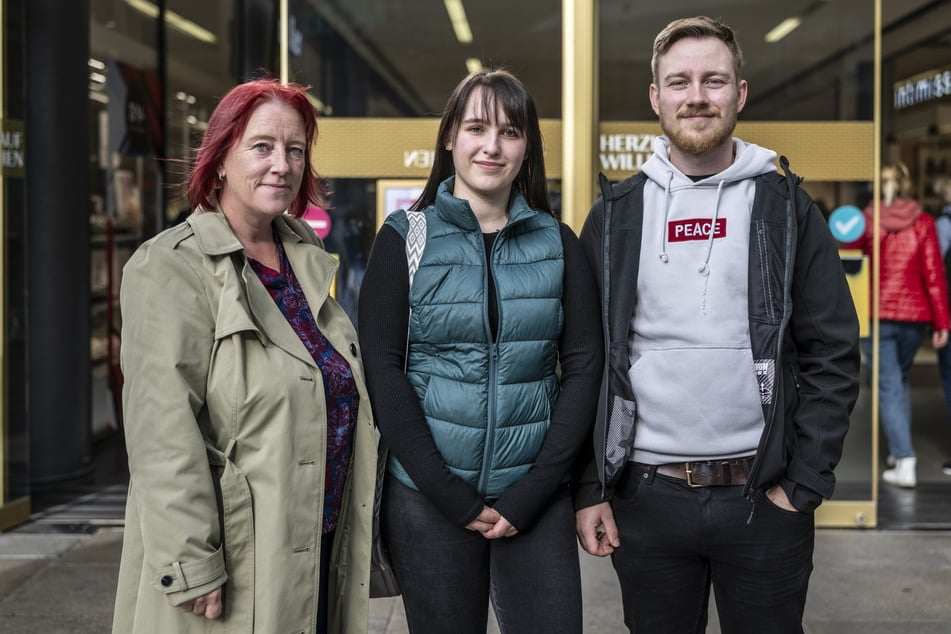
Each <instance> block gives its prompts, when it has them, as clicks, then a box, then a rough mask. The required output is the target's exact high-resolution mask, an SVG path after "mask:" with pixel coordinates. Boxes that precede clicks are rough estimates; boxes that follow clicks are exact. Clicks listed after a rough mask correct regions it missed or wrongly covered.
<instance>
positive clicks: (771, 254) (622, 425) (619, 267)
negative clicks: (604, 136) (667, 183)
mask: <svg viewBox="0 0 951 634" xmlns="http://www.w3.org/2000/svg"><path fill="white" fill-rule="evenodd" d="M781 163H782V165H783V168H784V170H785V171H786V176H785V177H783V176H782V175H780V174H778V173H770V174H764V175H761V176H759V177H757V178H756V194H755V197H754V201H753V210H752V217H751V221H750V244H749V327H750V344H751V347H752V353H753V358H754V359H772V360H774V366H773V372H774V376H773V389H774V391H773V398H772V399H771V400H770V401H769V402H768V403H765V404H764V405H763V416H764V419H765V421H766V425H765V427H764V430H763V435H762V437H761V438H760V441H759V446H758V449H757V452H756V458H755V461H754V463H753V467H752V469H751V473H750V478H749V481H748V483H747V485H746V487H745V489H744V494H745V495H747V496H749V495H751V492H752V491H755V490H765V489H767V488H769V487H770V486H772V485H774V484H777V483H779V484H781V485H782V486H783V488H784V490H785V491H786V494H787V495H788V497H789V500H790V502H791V503H792V504H793V506H795V507H796V508H797V509H799V510H801V511H811V510H813V509H814V508H815V507H817V506H818V505H819V504H820V503H821V501H822V499H823V498H829V497H830V496H831V495H832V492H833V490H834V488H835V475H834V473H833V469H834V468H835V466H836V464H837V463H838V462H839V458H840V456H841V454H842V445H843V441H844V439H845V434H846V432H847V431H848V427H849V414H850V412H851V411H852V406H853V405H854V404H855V399H856V397H857V396H858V389H859V381H858V376H859V363H860V354H859V347H858V339H859V326H858V319H857V317H856V313H855V307H854V305H853V303H852V297H851V294H850V292H849V288H848V285H847V283H846V280H845V275H844V272H843V270H842V264H841V261H840V259H839V255H838V251H837V247H836V244H835V242H834V240H833V239H832V236H831V234H830V232H829V229H828V226H827V224H826V221H825V219H824V217H823V216H822V214H821V212H820V211H819V209H818V208H817V207H816V205H815V203H814V202H813V201H812V199H811V198H809V196H808V194H806V193H805V192H804V191H803V190H802V189H800V188H799V187H798V181H799V179H798V178H797V177H796V176H794V175H793V174H792V173H791V172H789V169H788V164H787V163H786V161H785V159H781ZM646 181H647V177H646V176H645V175H644V174H643V173H640V174H637V175H635V176H632V177H630V178H628V179H626V180H624V181H622V182H620V183H617V184H615V185H611V184H610V183H609V182H608V181H607V179H606V178H605V177H604V176H601V192H602V196H601V198H600V199H599V200H598V201H597V202H596V203H595V205H594V207H593V208H592V210H591V213H590V215H589V216H588V219H587V220H586V221H585V225H584V229H583V230H582V232H581V240H582V244H583V245H584V247H585V251H586V253H587V255H588V257H589V258H590V260H591V264H592V268H593V270H594V272H595V274H596V276H597V279H598V285H599V290H600V291H601V310H602V326H603V329H604V335H605V365H604V374H603V376H602V383H601V399H600V403H599V405H598V417H597V420H596V423H595V431H594V443H593V454H594V455H593V456H590V457H589V459H588V460H587V462H586V466H585V468H584V469H583V471H582V472H581V473H580V474H579V475H578V477H577V478H576V482H575V507H576V508H583V507H585V506H591V505H592V504H597V503H598V502H601V501H603V500H607V499H610V498H611V497H612V485H613V483H614V482H615V481H616V480H617V478H618V476H619V475H620V473H621V471H622V470H623V468H624V466H625V465H626V464H627V460H628V459H629V457H630V454H631V453H632V450H631V447H632V444H633V441H634V432H635V428H636V404H635V402H634V396H633V394H632V390H631V385H630V382H629V380H628V369H629V368H630V362H629V354H628V333H629V329H630V324H631V318H632V317H633V315H634V311H635V310H637V297H636V293H635V289H636V288H637V274H638V262H639V259H640V251H641V227H642V217H643V214H644V196H643V192H644V184H645V182H646ZM790 192H795V197H794V198H793V196H791V195H790ZM674 380H676V379H674Z"/></svg>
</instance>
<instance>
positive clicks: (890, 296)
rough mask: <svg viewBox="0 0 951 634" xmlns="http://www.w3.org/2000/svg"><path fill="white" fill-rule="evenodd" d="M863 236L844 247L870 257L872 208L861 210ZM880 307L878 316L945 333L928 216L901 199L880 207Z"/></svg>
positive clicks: (934, 235) (943, 286) (939, 269)
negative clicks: (920, 324)
mask: <svg viewBox="0 0 951 634" xmlns="http://www.w3.org/2000/svg"><path fill="white" fill-rule="evenodd" d="M864 214H865V220H866V223H865V234H864V235H863V236H862V237H861V238H859V239H858V240H856V241H855V242H852V243H850V244H848V245H846V246H847V247H849V248H854V249H862V251H864V252H865V253H866V254H868V255H869V261H870V262H871V256H872V244H873V238H872V228H873V219H872V207H871V206H869V207H866V209H865V211H864ZM880 239H881V258H882V263H881V271H880V275H881V281H880V290H881V305H880V307H879V318H880V319H885V320H890V321H912V322H925V323H929V324H931V326H932V327H933V328H934V329H935V330H947V329H948V327H949V317H948V312H949V310H948V286H947V281H946V278H945V274H944V262H943V261H942V259H941V247H940V245H939V243H938V232H937V230H936V229H935V223H934V218H932V217H931V216H929V215H928V214H926V213H924V212H923V211H922V210H921V207H919V206H918V204H917V203H915V202H914V201H911V200H905V199H902V198H897V199H895V200H894V201H893V202H892V204H891V205H888V206H886V205H884V204H882V208H881V231H880Z"/></svg>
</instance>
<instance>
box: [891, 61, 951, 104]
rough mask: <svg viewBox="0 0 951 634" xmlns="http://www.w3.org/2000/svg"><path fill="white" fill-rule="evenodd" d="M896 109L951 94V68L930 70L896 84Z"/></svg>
mask: <svg viewBox="0 0 951 634" xmlns="http://www.w3.org/2000/svg"><path fill="white" fill-rule="evenodd" d="M894 93H895V110H902V109H903V108H910V107H911V106H917V105H919V104H923V103H926V102H928V101H934V100H936V99H941V98H943V97H947V96H948V95H951V69H948V70H929V71H927V72H925V73H921V74H920V75H915V76H914V77H909V78H908V79H905V80H902V81H900V82H897V83H896V84H895V85H894Z"/></svg>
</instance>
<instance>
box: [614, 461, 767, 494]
mask: <svg viewBox="0 0 951 634" xmlns="http://www.w3.org/2000/svg"><path fill="white" fill-rule="evenodd" d="M753 458H754V457H753V456H748V457H746V458H733V459H730V460H704V461H700V462H674V463H670V464H659V465H649V464H643V463H640V462H632V463H631V466H632V467H633V468H634V469H636V470H638V471H640V472H641V473H651V472H653V473H659V474H660V475H662V476H667V477H669V478H678V479H680V480H686V481H687V484H688V485H690V486H692V487H716V486H735V485H742V484H746V481H747V479H748V478H749V475H750V468H752V466H753Z"/></svg>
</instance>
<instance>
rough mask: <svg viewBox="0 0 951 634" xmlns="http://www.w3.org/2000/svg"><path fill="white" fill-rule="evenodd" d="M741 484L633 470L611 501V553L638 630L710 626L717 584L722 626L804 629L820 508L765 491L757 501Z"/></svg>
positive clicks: (729, 633) (727, 632)
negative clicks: (784, 503) (776, 500)
mask: <svg viewBox="0 0 951 634" xmlns="http://www.w3.org/2000/svg"><path fill="white" fill-rule="evenodd" d="M742 489H743V487H742V486H724V487H699V488H691V487H690V486H688V484H687V482H686V481H684V480H678V479H675V478H668V477H665V476H662V475H655V474H653V472H648V473H642V472H639V471H637V470H635V469H631V468H628V469H626V470H625V473H624V475H623V476H622V478H621V481H620V482H619V484H618V486H617V489H616V491H615V497H614V500H613V502H612V508H613V511H614V519H615V521H616V522H617V525H618V529H619V531H620V539H621V546H620V548H618V549H617V550H616V551H615V552H614V554H613V555H612V560H613V563H614V569H615V571H616V572H617V575H618V580H619V581H620V584H621V595H622V600H623V603H624V622H625V624H626V625H627V627H628V628H629V629H630V631H631V632H638V633H640V634H664V633H670V634H689V633H692V632H696V633H698V634H702V633H703V632H704V630H705V628H706V623H707V609H708V605H707V604H708V601H709V597H710V587H711V584H712V587H713V591H714V596H715V597H716V602H717V614H718V615H719V618H720V628H721V630H722V631H723V633H724V634H736V633H747V632H748V633H750V634H769V633H787V632H788V633H796V634H800V633H801V632H802V615H803V610H804V608H805V604H806V590H807V588H808V584H809V575H810V574H811V573H812V552H813V547H814V545H815V525H814V519H813V515H812V514H811V513H808V514H807V513H798V512H791V511H786V510H783V509H780V508H779V507H777V506H775V505H774V504H773V503H772V502H770V501H769V499H768V498H767V497H766V495H765V493H762V492H760V493H757V494H756V495H754V497H753V502H752V503H751V502H750V501H749V500H747V499H745V498H744V497H743V496H742ZM751 513H752V519H750V514H751Z"/></svg>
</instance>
